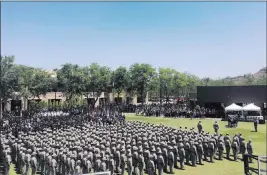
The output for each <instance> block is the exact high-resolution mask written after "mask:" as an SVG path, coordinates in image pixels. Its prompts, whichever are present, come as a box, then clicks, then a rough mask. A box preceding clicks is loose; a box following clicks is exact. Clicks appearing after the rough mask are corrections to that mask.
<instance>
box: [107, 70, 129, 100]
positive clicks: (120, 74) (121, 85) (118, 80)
mask: <svg viewBox="0 0 267 175" xmlns="http://www.w3.org/2000/svg"><path fill="white" fill-rule="evenodd" d="M111 79H112V86H113V88H114V89H115V91H116V93H117V97H118V98H119V97H120V94H121V93H122V91H124V90H125V89H126V84H127V68H126V67H122V66H120V67H118V68H117V69H116V70H115V71H114V72H113V73H112V77H111Z"/></svg>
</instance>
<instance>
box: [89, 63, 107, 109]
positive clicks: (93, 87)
mask: <svg viewBox="0 0 267 175" xmlns="http://www.w3.org/2000/svg"><path fill="white" fill-rule="evenodd" d="M88 76H89V81H88V92H92V93H93V97H96V98H95V99H94V101H93V104H92V106H93V107H95V104H96V102H97V100H98V99H99V97H100V95H101V93H102V92H107V91H109V89H110V84H111V83H110V82H111V70H110V68H108V67H106V66H100V65H98V64H97V63H92V64H91V65H90V67H89V72H88Z"/></svg>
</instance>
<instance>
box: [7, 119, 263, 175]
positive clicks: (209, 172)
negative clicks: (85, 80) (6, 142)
mask: <svg viewBox="0 0 267 175" xmlns="http://www.w3.org/2000/svg"><path fill="white" fill-rule="evenodd" d="M126 120H128V121H142V122H147V123H153V124H163V125H166V126H170V127H174V128H179V127H180V126H182V127H183V128H184V127H185V126H187V127H188V128H191V127H194V128H195V129H196V128H197V123H198V121H199V120H201V121H202V122H201V123H202V126H203V129H204V130H205V132H206V131H208V132H210V133H214V130H213V123H214V121H215V120H217V121H218V123H219V126H220V129H219V132H221V133H222V134H224V135H225V134H226V133H229V134H230V136H233V135H234V134H235V133H239V132H241V133H242V135H243V136H244V137H245V138H246V140H245V141H248V139H251V140H252V146H253V149H254V150H253V151H254V154H255V155H266V125H258V132H257V133H256V132H253V130H254V126H253V123H245V122H240V123H239V124H238V127H237V128H226V127H225V125H226V124H227V122H222V121H220V119H193V120H191V119H171V118H161V117H143V116H136V115H135V114H126ZM239 157H241V155H239ZM252 166H253V167H255V168H256V167H257V163H256V161H255V160H254V163H253V165H252ZM264 166H265V167H266V164H265V165H264ZM125 174H126V173H125ZM175 174H179V175H243V174H244V164H243V162H242V161H241V160H239V161H238V162H234V161H229V160H226V159H224V160H223V161H219V160H215V163H208V162H204V165H203V166H200V165H198V166H197V167H191V166H187V165H185V170H183V171H182V170H177V169H175ZM9 175H16V172H15V171H14V165H12V166H11V170H10V172H9ZM264 175H266V174H264Z"/></svg>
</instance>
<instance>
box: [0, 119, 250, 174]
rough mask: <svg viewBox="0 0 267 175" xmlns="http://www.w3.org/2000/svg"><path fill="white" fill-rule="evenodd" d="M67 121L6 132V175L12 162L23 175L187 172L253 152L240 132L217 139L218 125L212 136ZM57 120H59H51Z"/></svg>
mask: <svg viewBox="0 0 267 175" xmlns="http://www.w3.org/2000/svg"><path fill="white" fill-rule="evenodd" d="M95 117H96V118H97V115H96V116H95ZM59 118H60V117H59ZM69 119H70V121H66V120H65V121H64V122H62V121H61V122H62V124H63V125H62V126H60V127H58V126H57V124H56V122H51V123H50V125H43V126H44V127H42V128H40V129H36V130H27V131H26V130H22V131H20V132H19V133H18V137H17V138H15V136H14V135H13V134H12V131H7V132H4V133H3V134H2V135H1V147H0V148H1V149H0V150H1V156H2V157H3V158H4V162H5V164H4V165H5V174H8V172H9V168H10V164H11V162H12V161H13V163H15V164H16V167H18V169H19V171H20V173H21V174H23V175H24V174H27V175H28V174H30V172H31V174H36V173H37V172H40V173H41V174H43V175H55V174H66V175H73V174H82V173H93V172H105V171H110V172H111V174H115V173H116V174H117V173H118V174H125V173H127V174H129V175H132V174H133V175H137V174H138V175H139V174H140V175H142V174H144V173H145V172H146V173H147V174H149V175H155V174H158V175H162V174H163V173H174V171H175V168H176V169H177V168H178V169H186V167H185V165H184V164H185V163H186V164H188V165H191V166H197V164H199V165H203V161H210V162H214V157H215V156H217V155H218V159H219V160H222V159H223V153H224V151H225V150H226V157H227V158H229V159H230V150H231V149H232V151H233V155H234V156H233V157H234V160H237V158H238V153H239V152H240V153H241V154H242V155H244V154H245V152H246V151H247V153H248V154H249V155H250V156H251V155H252V154H253V149H252V142H251V140H249V141H248V143H247V144H245V139H244V138H243V137H242V136H240V134H239V135H238V134H237V135H236V136H235V137H234V138H233V140H231V138H230V136H229V134H227V135H225V136H222V134H219V135H218V129H217V130H216V127H215V133H214V134H210V133H205V132H204V130H203V129H201V130H200V129H199V127H198V128H197V130H195V129H194V128H188V129H187V128H186V129H183V128H182V127H180V128H179V129H174V128H171V127H166V126H164V125H160V126H157V125H153V124H147V123H142V122H137V121H135V122H133V121H132V122H120V120H116V121H113V122H112V123H111V124H110V125H108V124H105V121H102V120H88V118H84V117H81V116H80V117H77V118H69ZM41 120H42V119H41ZM55 120H58V119H53V120H52V121H55ZM77 120H82V122H81V121H77ZM51 126H52V127H51ZM239 136H240V138H241V142H240V143H239V139H238V138H239ZM208 158H209V160H208ZM178 162H179V165H177V163H178ZM250 162H251V159H250ZM30 169H31V170H30Z"/></svg>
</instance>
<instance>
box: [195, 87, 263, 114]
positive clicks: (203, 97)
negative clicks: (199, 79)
mask: <svg viewBox="0 0 267 175" xmlns="http://www.w3.org/2000/svg"><path fill="white" fill-rule="evenodd" d="M197 101H198V104H199V105H200V106H206V107H207V106H212V105H213V106H220V105H223V106H225V107H226V106H228V105H230V104H232V103H236V104H238V105H243V104H248V103H254V104H255V105H257V106H259V107H261V109H266V103H267V86H266V85H253V86H198V87H197Z"/></svg>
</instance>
